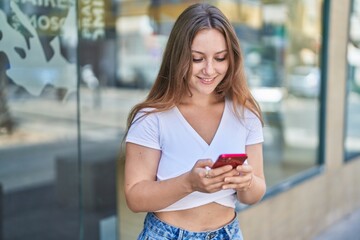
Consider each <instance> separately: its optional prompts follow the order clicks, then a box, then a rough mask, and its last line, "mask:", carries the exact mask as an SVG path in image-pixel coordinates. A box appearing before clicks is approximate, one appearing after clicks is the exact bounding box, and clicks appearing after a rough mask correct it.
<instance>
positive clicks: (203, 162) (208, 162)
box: [194, 159, 213, 168]
mask: <svg viewBox="0 0 360 240" xmlns="http://www.w3.org/2000/svg"><path fill="white" fill-rule="evenodd" d="M212 165H213V161H211V159H200V160H198V161H197V162H196V163H195V165H194V167H196V168H205V167H211V166H212Z"/></svg>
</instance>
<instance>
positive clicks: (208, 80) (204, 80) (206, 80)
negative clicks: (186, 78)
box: [199, 77, 215, 83]
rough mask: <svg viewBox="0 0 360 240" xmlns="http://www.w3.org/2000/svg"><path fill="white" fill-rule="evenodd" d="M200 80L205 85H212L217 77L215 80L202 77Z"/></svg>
mask: <svg viewBox="0 0 360 240" xmlns="http://www.w3.org/2000/svg"><path fill="white" fill-rule="evenodd" d="M199 79H200V80H201V81H203V82H205V83H211V82H213V81H214V80H215V77H213V78H202V77H199Z"/></svg>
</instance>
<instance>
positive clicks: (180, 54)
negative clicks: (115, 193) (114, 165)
mask: <svg viewBox="0 0 360 240" xmlns="http://www.w3.org/2000/svg"><path fill="white" fill-rule="evenodd" d="M262 127H263V126H262V116H261V111H260V108H259V106H258V104H257V102H256V101H255V99H254V98H253V97H252V95H251V93H250V91H249V88H248V86H247V83H246V79H245V74H244V69H243V57H242V55H241V50H240V46H239V42H238V39H237V37H236V34H235V32H234V29H233V27H232V25H231V24H230V22H229V20H228V19H227V18H226V17H225V16H224V14H223V13H222V12H221V11H220V10H219V9H218V8H216V7H214V6H211V5H208V4H195V5H191V6H190V7H188V8H187V9H186V10H185V11H184V12H183V13H182V14H181V15H180V16H179V18H178V19H177V20H176V22H175V24H174V27H173V29H172V31H171V33H170V36H169V40H168V43H167V46H166V49H165V52H164V56H163V61H162V64H161V68H160V71H159V74H158V76H157V79H156V81H155V83H154V85H153V87H152V89H151V90H150V92H149V95H148V97H147V99H146V100H145V101H144V102H142V103H140V104H138V105H136V106H135V107H134V108H133V109H132V111H131V112H130V115H129V119H128V132H127V136H126V160H125V195H126V200H127V204H128V206H129V208H130V209H131V210H132V211H134V212H147V213H148V214H147V216H146V219H145V222H144V229H143V231H142V232H141V234H140V236H139V238H138V239H232V240H234V239H242V234H241V230H240V226H239V222H238V219H237V217H236V212H235V203H236V201H240V202H242V203H244V204H254V203H256V202H258V201H260V199H261V198H262V197H263V195H264V193H265V189H266V184H265V178H264V173H263V153H262V142H263V133H262ZM223 153H246V154H247V155H248V160H247V163H245V164H243V165H240V166H238V167H236V168H235V169H233V168H232V167H231V166H229V165H225V166H223V167H220V168H216V169H211V167H212V165H213V163H214V161H215V160H216V158H217V157H218V156H219V155H220V154H223Z"/></svg>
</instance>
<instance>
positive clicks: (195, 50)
mask: <svg viewBox="0 0 360 240" xmlns="http://www.w3.org/2000/svg"><path fill="white" fill-rule="evenodd" d="M227 51H228V50H226V49H225V50H221V51H219V52H216V53H215V54H219V53H223V52H227ZM191 52H195V53H199V54H203V55H204V54H205V53H203V52H200V51H197V50H191Z"/></svg>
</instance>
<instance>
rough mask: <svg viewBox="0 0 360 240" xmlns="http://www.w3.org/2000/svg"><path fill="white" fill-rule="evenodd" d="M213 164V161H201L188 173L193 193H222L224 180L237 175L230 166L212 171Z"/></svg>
mask: <svg viewBox="0 0 360 240" xmlns="http://www.w3.org/2000/svg"><path fill="white" fill-rule="evenodd" d="M213 164H214V163H213V161H211V159H200V160H198V161H197V162H196V163H195V165H194V166H193V168H192V169H191V171H190V172H188V181H189V184H190V186H191V189H192V190H193V191H198V192H204V193H213V192H217V191H220V190H222V186H223V184H224V183H225V182H224V179H225V178H226V177H230V176H234V174H237V173H236V170H234V169H232V167H231V166H230V165H226V166H223V167H220V168H216V169H211V166H212V165H213ZM234 171H235V172H234Z"/></svg>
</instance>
